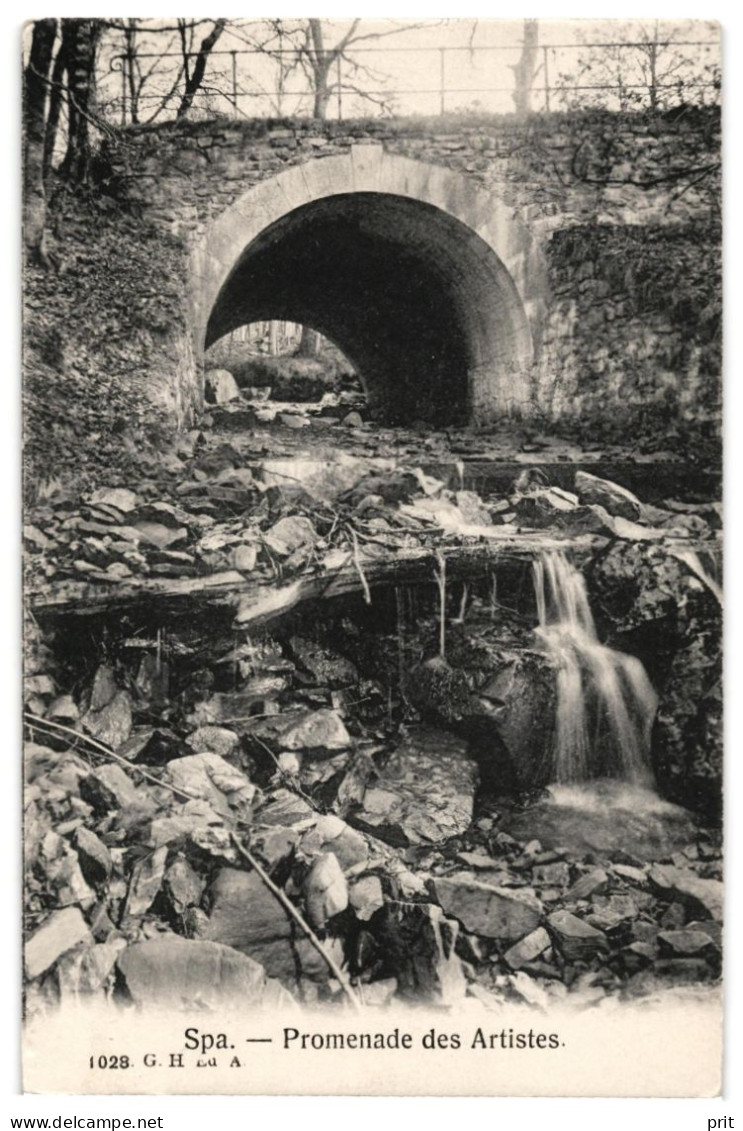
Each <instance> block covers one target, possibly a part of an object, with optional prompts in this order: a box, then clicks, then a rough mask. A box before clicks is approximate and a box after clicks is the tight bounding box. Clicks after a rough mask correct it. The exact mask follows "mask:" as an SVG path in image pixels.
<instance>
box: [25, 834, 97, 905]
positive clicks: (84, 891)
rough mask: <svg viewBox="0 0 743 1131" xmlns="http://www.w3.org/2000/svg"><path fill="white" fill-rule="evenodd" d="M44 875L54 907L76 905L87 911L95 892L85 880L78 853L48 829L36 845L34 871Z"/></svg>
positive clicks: (45, 887) (45, 884)
mask: <svg viewBox="0 0 743 1131" xmlns="http://www.w3.org/2000/svg"><path fill="white" fill-rule="evenodd" d="M34 870H35V871H36V873H37V874H38V875H40V876H43V887H44V890H45V891H46V892H47V894H49V895H52V893H53V902H54V904H55V905H56V906H57V907H68V906H70V905H71V904H79V905H80V906H81V907H84V908H88V907H91V906H92V905H93V903H94V902H95V893H94V892H93V891H92V890H91V888H90V887H88V884H87V883H86V881H85V877H84V876H83V873H82V870H81V868H80V861H79V859H78V855H77V853H76V852H75V851H74V849H73V848H72V847H71V846H70V845H69V844H68V843H67V841H66V840H65V839H64V837H61V836H60V835H59V833H56V832H54V830H53V829H49V830H48V831H47V832H46V833H45V835H44V837H43V838H42V840H41V842H40V843H39V845H38V849H37V853H36V860H35V869H34Z"/></svg>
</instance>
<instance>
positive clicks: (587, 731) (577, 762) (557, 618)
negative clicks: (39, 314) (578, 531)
mask: <svg viewBox="0 0 743 1131" xmlns="http://www.w3.org/2000/svg"><path fill="white" fill-rule="evenodd" d="M534 586H535V590H536V598H537V611H538V616H539V627H538V629H537V631H538V633H539V635H540V636H541V637H542V639H543V640H544V642H545V644H546V645H547V648H548V649H549V651H550V653H551V655H552V656H553V658H554V661H555V664H556V667H557V715H556V725H555V741H554V764H553V767H552V776H551V780H552V781H553V782H557V783H565V784H569V783H577V782H585V781H588V780H590V779H595V778H615V779H617V778H618V779H621V780H623V781H625V782H631V783H634V784H636V785H649V784H651V782H652V773H651V770H650V731H651V727H652V723H653V718H654V716H655V711H656V708H657V706H658V697H657V695H656V694H655V691H654V690H653V687H652V684H651V683H650V680H649V679H648V676H647V673H646V672H645V669H644V667H643V666H642V664H641V663H640V661H639V660H638V659H636V658H635V657H634V656H628V655H626V654H625V653H624V652H616V651H614V650H613V649H612V648H607V647H605V646H604V645H603V644H601V643H600V642H599V640H598V637H597V635H596V626H595V624H594V620H593V616H592V614H591V607H590V605H589V602H588V595H587V593H586V585H585V581H584V579H583V577H582V575H581V574H580V573H579V572H578V570H576V569H575V568H574V567H573V566H572V565H571V564H570V563H569V562H568V560H567V559H566V558H565V556H564V554H562V553H548V554H543V555H542V557H541V558H540V559H538V560H537V561H536V562H535V563H534Z"/></svg>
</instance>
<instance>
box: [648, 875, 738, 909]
mask: <svg viewBox="0 0 743 1131" xmlns="http://www.w3.org/2000/svg"><path fill="white" fill-rule="evenodd" d="M649 880H650V883H651V885H652V886H653V888H655V890H656V891H659V892H660V893H661V894H663V895H664V896H666V897H668V896H672V897H673V898H675V899H678V900H680V902H681V903H683V904H684V905H685V906H686V907H688V908H689V910H690V911H691V912H692V914H693V915H696V916H698V917H699V918H700V919H717V920H721V919H722V910H723V887H722V884H721V883H720V881H719V880H707V879H702V878H700V877H699V876H697V875H696V873H695V872H692V871H691V869H688V868H676V867H674V866H673V865H666V864H663V865H661V864H655V865H653V867H652V868H651V869H650V873H649Z"/></svg>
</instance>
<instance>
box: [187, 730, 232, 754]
mask: <svg viewBox="0 0 743 1131" xmlns="http://www.w3.org/2000/svg"><path fill="white" fill-rule="evenodd" d="M239 741H240V739H239V738H238V736H237V735H236V734H235V732H234V730H228V729H227V728H226V727H216V726H203V727H198V729H197V730H195V731H193V732H192V733H191V734H189V736H188V738H187V739H186V745H187V746H190V748H191V749H192V750H193V751H194V753H196V754H206V753H209V752H210V751H211V752H212V753H213V754H218V755H219V756H220V758H228V757H229V756H230V754H231V753H232V751H233V750H234V749H235V747H236V746H237V744H238V743H239Z"/></svg>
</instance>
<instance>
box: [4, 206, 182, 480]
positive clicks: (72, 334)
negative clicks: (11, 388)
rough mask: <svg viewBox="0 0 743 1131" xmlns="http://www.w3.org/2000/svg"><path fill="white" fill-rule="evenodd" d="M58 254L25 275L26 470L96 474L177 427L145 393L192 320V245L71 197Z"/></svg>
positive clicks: (60, 210) (55, 237) (58, 210)
mask: <svg viewBox="0 0 743 1131" xmlns="http://www.w3.org/2000/svg"><path fill="white" fill-rule="evenodd" d="M49 252H50V261H51V262H50V265H49V266H48V267H47V268H43V267H39V266H33V265H30V266H29V267H28V268H27V271H26V277H25V294H24V374H25V379H24V418H25V419H24V433H25V459H26V472H27V475H28V476H29V477H30V476H31V475H32V476H33V477H34V478H41V479H44V478H57V477H60V476H65V475H66V474H68V473H69V472H71V471H74V472H76V473H81V474H82V475H83V476H85V475H86V474H89V476H90V477H91V478H95V475H96V471H97V470H98V469H100V468H103V467H110V466H111V464H112V462H113V463H118V462H121V461H124V462H126V461H127V459H136V454H137V450H138V448H140V447H141V446H142V445H145V446H146V445H147V444H149V443H151V442H152V441H153V440H156V439H157V438H158V436H159V435H160V434H161V433H162V431H163V430H167V429H168V428H169V427H171V424H170V422H169V421H168V419H167V413H166V411H165V409H164V407H163V408H158V407H157V406H156V404H154V403H153V402H152V401H151V400H150V399H149V398H147V397H146V396H145V395H144V390H145V389H146V386H147V383H148V382H151V381H153V380H157V368H158V359H159V358H161V357H162V356H163V355H164V354H165V353H166V351H167V348H168V346H169V345H170V346H171V349H172V335H173V332H174V331H176V332H177V331H178V330H179V329H182V328H183V327H184V326H185V312H184V308H183V297H182V292H181V289H180V284H179V282H178V280H179V279H182V278H184V270H183V265H182V259H183V256H184V249H183V247H182V245H181V244H180V243H179V242H178V241H177V240H175V239H173V238H172V237H169V236H166V235H164V234H163V233H162V232H159V231H156V230H155V229H154V228H152V227H151V226H149V225H148V224H146V223H144V222H142V221H141V220H138V219H136V218H135V217H132V216H130V215H127V214H125V213H122V212H120V211H118V210H116V209H114V208H112V207H109V208H108V209H106V210H102V208H101V203H100V200H99V201H98V202H90V201H85V200H81V199H80V198H79V197H77V198H76V197H72V196H65V197H64V198H63V199H62V200H58V201H57V203H56V206H55V209H54V212H53V216H52V235H51V238H50V241H49Z"/></svg>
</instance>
